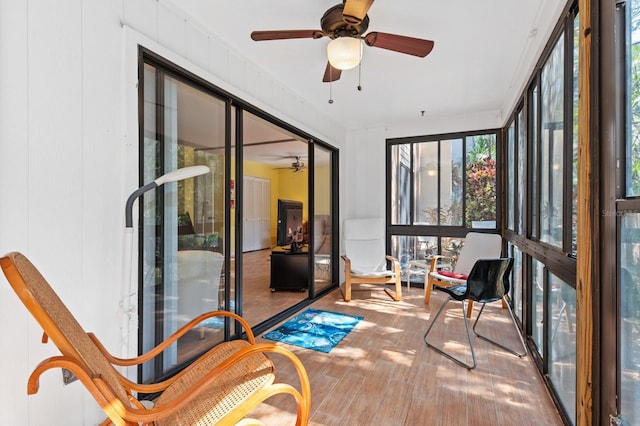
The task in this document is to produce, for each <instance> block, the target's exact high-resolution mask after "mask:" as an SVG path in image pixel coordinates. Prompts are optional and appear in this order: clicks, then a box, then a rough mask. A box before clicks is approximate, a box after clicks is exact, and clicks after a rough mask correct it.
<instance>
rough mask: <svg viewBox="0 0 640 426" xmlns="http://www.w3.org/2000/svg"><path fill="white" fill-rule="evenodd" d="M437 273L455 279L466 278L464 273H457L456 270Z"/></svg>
mask: <svg viewBox="0 0 640 426" xmlns="http://www.w3.org/2000/svg"><path fill="white" fill-rule="evenodd" d="M438 274H439V275H443V276H445V277H450V278H455V279H457V280H466V279H467V275H465V274H458V273H456V272H449V271H438Z"/></svg>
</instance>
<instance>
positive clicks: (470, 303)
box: [467, 300, 473, 318]
mask: <svg viewBox="0 0 640 426" xmlns="http://www.w3.org/2000/svg"><path fill="white" fill-rule="evenodd" d="M472 314H473V300H467V318H471V315H472Z"/></svg>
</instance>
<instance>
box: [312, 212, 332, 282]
mask: <svg viewBox="0 0 640 426" xmlns="http://www.w3.org/2000/svg"><path fill="white" fill-rule="evenodd" d="M329 223H330V217H329V216H327V215H316V216H315V219H314V228H313V229H314V240H313V241H314V243H313V253H314V262H315V279H316V281H325V282H326V281H329V280H330V279H331V226H330V224H329Z"/></svg>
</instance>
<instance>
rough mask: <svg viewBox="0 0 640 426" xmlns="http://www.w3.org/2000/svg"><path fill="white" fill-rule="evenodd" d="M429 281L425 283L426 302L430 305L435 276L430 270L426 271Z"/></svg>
mask: <svg viewBox="0 0 640 426" xmlns="http://www.w3.org/2000/svg"><path fill="white" fill-rule="evenodd" d="M426 274H427V281H426V282H425V283H424V304H425V305H428V304H429V300H430V299H431V290H433V278H432V277H431V274H430V273H429V271H427V272H426Z"/></svg>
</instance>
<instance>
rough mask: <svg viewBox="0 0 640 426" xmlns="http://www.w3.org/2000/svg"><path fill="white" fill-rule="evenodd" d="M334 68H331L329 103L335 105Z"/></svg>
mask: <svg viewBox="0 0 640 426" xmlns="http://www.w3.org/2000/svg"><path fill="white" fill-rule="evenodd" d="M332 74H333V67H329V103H330V104H332V103H333V76H332Z"/></svg>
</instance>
